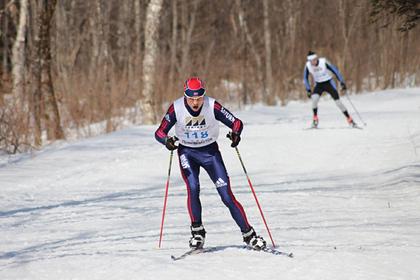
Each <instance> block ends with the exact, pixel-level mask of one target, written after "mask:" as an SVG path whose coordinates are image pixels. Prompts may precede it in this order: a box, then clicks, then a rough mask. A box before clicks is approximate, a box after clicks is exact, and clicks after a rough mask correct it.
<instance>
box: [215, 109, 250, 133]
mask: <svg viewBox="0 0 420 280" xmlns="http://www.w3.org/2000/svg"><path fill="white" fill-rule="evenodd" d="M214 115H215V117H216V120H218V121H220V122H222V123H223V124H224V125H226V126H227V127H229V128H230V129H232V132H233V133H236V134H237V135H240V134H241V132H242V129H243V126H244V125H243V123H242V121H241V120H240V119H238V118H236V117H235V116H234V115H233V114H232V113H231V112H229V110H227V109H226V108H224V107H223V106H222V105H221V104H220V103H219V102H217V101H215V102H214Z"/></svg>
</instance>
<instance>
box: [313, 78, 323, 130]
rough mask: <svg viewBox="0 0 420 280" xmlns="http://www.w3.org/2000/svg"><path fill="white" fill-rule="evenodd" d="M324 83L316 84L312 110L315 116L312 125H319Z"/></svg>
mask: <svg viewBox="0 0 420 280" xmlns="http://www.w3.org/2000/svg"><path fill="white" fill-rule="evenodd" d="M323 91H324V90H323V88H322V84H318V83H317V84H315V87H314V92H313V94H312V95H311V99H312V112H313V118H312V127H318V122H319V119H318V102H319V99H320V98H321V95H322V92H323Z"/></svg>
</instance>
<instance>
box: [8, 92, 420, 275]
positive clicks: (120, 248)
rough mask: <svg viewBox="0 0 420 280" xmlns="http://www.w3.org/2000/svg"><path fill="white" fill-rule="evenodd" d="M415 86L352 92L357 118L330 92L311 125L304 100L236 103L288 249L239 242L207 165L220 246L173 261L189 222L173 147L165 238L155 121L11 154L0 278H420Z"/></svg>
mask: <svg viewBox="0 0 420 280" xmlns="http://www.w3.org/2000/svg"><path fill="white" fill-rule="evenodd" d="M419 93H420V88H411V89H396V90H388V91H380V92H374V93H366V94H362V95H357V96H351V100H352V101H353V103H354V105H355V106H356V107H357V109H358V111H359V112H360V113H361V115H362V117H363V119H364V121H366V122H367V126H365V127H363V130H358V129H350V128H348V127H347V124H346V122H345V119H344V117H343V116H342V115H341V113H340V112H339V110H338V109H337V108H336V107H335V104H334V102H332V100H331V99H330V98H329V97H323V98H322V100H321V102H320V105H319V118H320V129H318V130H308V129H306V128H307V127H309V124H310V121H311V116H310V114H311V108H310V106H311V105H310V103H309V102H292V103H290V104H289V105H288V106H287V107H265V106H260V105H258V106H252V107H249V108H246V109H245V110H243V111H239V112H235V114H236V115H237V116H238V117H240V118H241V119H242V120H243V121H244V122H245V128H244V132H243V138H242V139H243V140H242V142H241V143H240V145H239V151H240V153H241V156H242V158H243V160H244V163H245V165H246V168H247V170H248V173H249V176H250V179H251V181H252V183H253V185H254V187H255V190H256V192H257V195H258V198H259V201H260V203H261V205H262V207H263V210H264V213H265V216H266V219H267V222H268V225H269V227H270V229H271V232H272V234H273V238H274V240H275V243H276V244H277V245H278V246H279V249H280V250H283V251H286V252H293V253H294V255H295V258H293V259H289V258H287V257H284V256H274V255H270V254H265V253H261V252H253V251H247V250H243V249H240V248H239V247H240V246H241V245H242V240H241V234H240V232H239V229H238V228H237V226H236V225H235V223H234V222H233V220H232V218H231V217H230V215H229V212H228V210H227V209H226V207H225V206H224V205H223V204H222V202H221V201H220V198H219V197H218V195H217V192H216V190H215V187H214V185H213V184H212V183H211V182H210V180H209V179H208V176H207V175H206V174H205V172H202V174H201V186H202V191H201V199H202V204H203V219H204V223H205V224H204V225H205V227H206V230H207V239H206V246H207V247H216V250H215V252H212V253H205V254H200V255H195V256H190V257H187V258H186V259H184V260H180V261H176V262H174V261H172V260H171V258H170V255H172V254H173V255H180V254H182V253H184V252H185V251H186V250H187V246H188V239H189V234H190V233H189V216H188V214H187V209H186V190H185V186H184V183H183V181H182V179H181V178H180V173H179V166H178V162H177V160H174V163H173V166H172V168H173V169H172V176H171V181H170V187H169V197H168V208H167V216H166V220H165V229H164V238H163V243H162V245H163V247H162V248H161V249H158V248H157V246H158V240H159V227H160V219H161V213H162V206H163V195H164V188H165V182H166V175H167V169H168V163H169V153H168V152H167V150H166V149H165V148H164V147H163V146H162V145H160V144H159V143H157V142H156V141H155V140H154V137H153V133H154V130H155V129H156V127H154V126H138V127H133V128H130V129H125V130H122V131H119V132H115V133H112V134H108V135H104V136H97V137H94V138H90V139H85V140H81V141H73V142H68V143H61V144H56V145H52V146H49V147H46V148H45V149H43V150H42V151H39V152H36V153H33V154H27V155H20V156H15V157H13V158H7V157H4V156H3V157H2V158H1V160H0V236H1V238H0V279H89V280H94V279H159V280H166V279H171V280H172V279H183V280H186V279H294V280H300V279H334V280H341V279H393V280H394V279H407V280H408V279H410V280H411V279H420V267H419V266H418V264H419V260H420V121H419V120H420V94H419ZM343 103H344V104H345V105H346V106H347V108H348V109H349V111H350V112H351V113H352V112H353V109H352V107H351V106H350V104H349V102H348V100H347V99H346V98H345V97H343ZM352 115H353V117H354V119H355V120H356V121H359V120H358V118H357V115H356V114H352ZM359 122H360V121H359ZM226 132H228V129H227V128H222V131H221V135H224V134H226ZM219 145H220V149H221V152H222V155H223V157H224V160H225V164H226V166H227V168H228V171H229V174H230V176H231V182H232V186H233V192H234V193H235V195H236V197H237V199H238V200H239V201H240V202H241V203H242V204H243V206H244V208H245V211H246V212H247V215H248V219H249V221H250V222H251V223H252V225H253V226H254V227H255V229H256V230H257V232H258V233H259V234H261V235H263V236H264V237H265V239H266V240H267V241H268V243H271V242H270V239H269V237H268V234H267V231H266V230H265V227H264V224H263V222H262V220H261V216H260V214H259V211H258V208H257V207H256V204H255V200H254V198H253V196H252V194H251V192H250V189H249V186H248V183H247V181H246V177H245V175H244V173H243V170H242V168H241V166H240V163H239V160H238V158H237V156H236V153H235V150H233V149H232V148H230V146H229V142H228V140H227V139H224V138H223V137H221V138H220V139H219Z"/></svg>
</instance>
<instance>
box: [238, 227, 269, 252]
mask: <svg viewBox="0 0 420 280" xmlns="http://www.w3.org/2000/svg"><path fill="white" fill-rule="evenodd" d="M242 237H243V239H244V242H245V243H246V244H247V245H248V246H249V247H251V248H252V249H254V250H261V249H264V248H265V247H266V246H267V242H265V240H264V239H263V238H262V237H261V236H258V235H257V234H256V233H255V230H254V228H252V227H251V229H250V230H249V231H248V232H243V233H242Z"/></svg>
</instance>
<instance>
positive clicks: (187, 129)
mask: <svg viewBox="0 0 420 280" xmlns="http://www.w3.org/2000/svg"><path fill="white" fill-rule="evenodd" d="M214 101H215V100H214V99H213V98H211V97H207V96H204V103H203V107H202V108H201V112H200V114H199V115H198V116H197V117H194V116H192V115H191V114H190V113H189V112H188V110H187V108H185V104H184V97H181V98H179V99H177V100H175V102H174V109H175V115H176V124H175V134H176V136H177V137H178V138H179V143H180V144H181V145H183V146H187V147H192V148H198V147H204V146H207V145H209V144H211V143H213V142H216V140H217V137H218V136H219V122H218V121H217V120H216V117H215V116H214ZM187 106H188V105H187Z"/></svg>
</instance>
